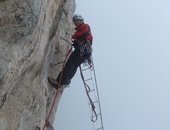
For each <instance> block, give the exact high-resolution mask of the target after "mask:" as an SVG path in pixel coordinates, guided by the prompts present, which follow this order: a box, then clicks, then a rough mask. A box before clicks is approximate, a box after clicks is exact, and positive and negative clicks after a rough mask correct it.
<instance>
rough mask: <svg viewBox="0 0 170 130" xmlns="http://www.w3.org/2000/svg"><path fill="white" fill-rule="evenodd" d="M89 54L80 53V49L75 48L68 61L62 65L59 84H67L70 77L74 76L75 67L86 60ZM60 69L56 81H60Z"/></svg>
mask: <svg viewBox="0 0 170 130" xmlns="http://www.w3.org/2000/svg"><path fill="white" fill-rule="evenodd" d="M90 56H91V54H89V53H88V54H83V55H81V54H80V50H79V49H75V50H74V51H73V52H72V53H71V55H70V57H69V59H68V61H67V62H66V64H65V66H64V70H63V75H62V79H61V85H67V84H69V83H70V81H71V79H72V78H73V77H74V75H75V73H76V71H77V68H78V67H79V66H80V65H81V64H82V63H83V62H84V61H85V60H86V59H89V58H90ZM61 74H62V71H61V72H60V74H59V76H58V77H57V81H60V77H61Z"/></svg>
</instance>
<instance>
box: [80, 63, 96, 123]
mask: <svg viewBox="0 0 170 130" xmlns="http://www.w3.org/2000/svg"><path fill="white" fill-rule="evenodd" d="M79 69H80V75H81V78H82V80H83V84H84V87H85V90H86V94H87V97H88V99H89V101H90V105H91V109H92V112H93V113H94V115H95V119H94V117H92V118H91V121H92V122H96V121H97V119H98V116H97V113H96V110H95V105H94V103H93V101H92V99H91V98H90V95H89V92H90V87H89V85H88V84H87V83H86V82H85V80H84V76H83V72H82V69H81V66H79Z"/></svg>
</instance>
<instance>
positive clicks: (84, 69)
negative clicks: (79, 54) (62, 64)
mask: <svg viewBox="0 0 170 130" xmlns="http://www.w3.org/2000/svg"><path fill="white" fill-rule="evenodd" d="M89 69H90V68H85V69H82V71H85V70H89Z"/></svg>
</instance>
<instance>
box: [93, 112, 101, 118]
mask: <svg viewBox="0 0 170 130" xmlns="http://www.w3.org/2000/svg"><path fill="white" fill-rule="evenodd" d="M100 115H101V114H100V113H99V114H97V116H100ZM95 116H96V115H93V116H91V117H92V118H93V117H95Z"/></svg>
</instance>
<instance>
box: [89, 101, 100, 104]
mask: <svg viewBox="0 0 170 130" xmlns="http://www.w3.org/2000/svg"><path fill="white" fill-rule="evenodd" d="M93 103H98V101H94V102H93ZM90 104H91V103H89V105H90Z"/></svg>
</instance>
